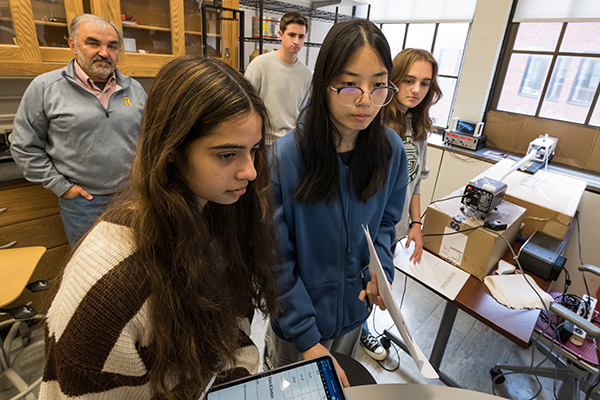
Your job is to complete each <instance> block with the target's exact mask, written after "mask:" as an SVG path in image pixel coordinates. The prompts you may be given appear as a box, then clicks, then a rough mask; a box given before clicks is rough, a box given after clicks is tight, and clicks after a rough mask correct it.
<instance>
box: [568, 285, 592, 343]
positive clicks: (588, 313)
mask: <svg viewBox="0 0 600 400" xmlns="http://www.w3.org/2000/svg"><path fill="white" fill-rule="evenodd" d="M597 302H598V300H596V299H595V298H593V297H588V295H587V294H584V295H583V296H582V300H581V301H580V302H579V308H578V309H577V314H579V315H580V316H581V317H583V318H585V319H587V320H588V321H591V320H592V316H593V315H594V310H595V309H596V303H597ZM586 335H587V334H586V332H585V331H584V330H583V329H581V328H580V327H578V326H577V325H575V326H574V327H573V335H572V336H571V337H570V338H569V341H570V342H571V343H573V344H574V345H575V346H581V345H582V344H583V341H584V340H585V337H586Z"/></svg>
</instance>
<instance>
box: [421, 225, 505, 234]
mask: <svg viewBox="0 0 600 400" xmlns="http://www.w3.org/2000/svg"><path fill="white" fill-rule="evenodd" d="M481 228H485V227H484V226H483V225H479V226H476V227H474V228H469V229H464V230H462V231H458V232H448V233H426V234H423V235H422V236H423V237H425V236H448V235H456V234H457V233H465V232H469V231H474V230H476V229H481ZM485 229H487V228H485ZM492 232H494V231H492ZM500 236H502V235H500Z"/></svg>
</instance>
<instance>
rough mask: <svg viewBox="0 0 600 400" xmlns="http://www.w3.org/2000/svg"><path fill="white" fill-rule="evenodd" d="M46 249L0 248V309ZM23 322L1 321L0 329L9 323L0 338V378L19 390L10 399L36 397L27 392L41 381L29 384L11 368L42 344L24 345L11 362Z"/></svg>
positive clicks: (13, 296) (20, 287)
mask: <svg viewBox="0 0 600 400" xmlns="http://www.w3.org/2000/svg"><path fill="white" fill-rule="evenodd" d="M45 252H46V248H45V247H41V246H36V247H19V248H14V249H2V250H0V276H1V279H0V308H2V307H4V306H6V305H8V304H10V303H12V302H14V301H15V300H16V299H17V298H18V297H19V296H20V295H21V293H23V290H25V287H26V286H27V283H28V282H29V279H31V275H33V271H34V270H35V267H36V266H37V264H38V262H39V261H40V259H41V258H42V255H44V253H45ZM10 311H12V310H10ZM7 312H8V310H7ZM34 315H35V314H34ZM22 324H25V322H23V320H19V319H10V320H8V321H3V322H2V323H0V328H4V327H9V326H10V330H9V333H8V335H7V336H6V338H5V340H4V342H3V340H2V338H0V378H3V377H5V378H7V379H8V380H9V381H10V382H11V383H12V384H13V385H14V386H15V388H16V389H17V390H18V391H19V394H18V395H17V396H15V397H13V398H25V399H26V400H35V396H34V395H33V394H32V393H30V392H31V391H32V390H33V389H34V388H35V387H36V386H38V385H39V384H40V383H41V382H42V378H41V377H40V378H39V379H38V380H36V381H35V382H34V383H33V384H31V385H28V384H27V382H25V381H24V380H23V378H21V376H20V375H19V374H18V373H17V371H16V370H15V369H14V368H13V364H14V365H18V364H19V362H20V360H21V359H22V358H23V355H24V354H25V353H27V352H29V351H32V350H35V349H37V348H39V347H41V346H43V344H44V343H43V342H41V341H40V342H37V343H35V344H32V345H29V346H28V347H26V348H24V349H23V350H22V351H21V353H20V354H19V355H18V356H17V357H15V359H14V360H13V362H12V363H11V360H10V348H11V344H12V341H13V339H14V338H15V336H16V334H17V332H18V331H19V328H20V326H21V325H22Z"/></svg>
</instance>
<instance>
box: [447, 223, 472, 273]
mask: <svg viewBox="0 0 600 400" xmlns="http://www.w3.org/2000/svg"><path fill="white" fill-rule="evenodd" d="M468 239H469V237H468V236H467V235H465V234H462V233H456V231H455V230H454V229H451V228H449V227H445V228H444V236H442V243H441V244H440V257H442V258H443V259H445V260H449V261H450V262H451V263H453V264H454V265H460V263H461V262H462V258H463V254H465V248H466V247H467V240H468Z"/></svg>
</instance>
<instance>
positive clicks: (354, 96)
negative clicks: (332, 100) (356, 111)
mask: <svg viewBox="0 0 600 400" xmlns="http://www.w3.org/2000/svg"><path fill="white" fill-rule="evenodd" d="M390 84H391V86H382V87H378V88H375V89H373V90H371V91H370V92H367V93H369V99H370V100H371V103H372V104H373V105H374V106H375V107H383V106H386V105H388V104H389V103H390V101H392V99H393V98H394V95H395V94H396V92H397V91H398V88H397V87H396V85H394V84H393V83H392V82H390ZM330 88H331V89H332V90H334V91H335V92H336V93H337V94H338V100H339V102H340V104H341V105H343V106H344V107H352V106H355V105H356V104H357V103H358V102H359V101H360V99H362V97H363V95H364V94H365V91H364V90H362V89H361V88H359V87H358V86H343V87H341V88H334V87H333V86H330Z"/></svg>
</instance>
